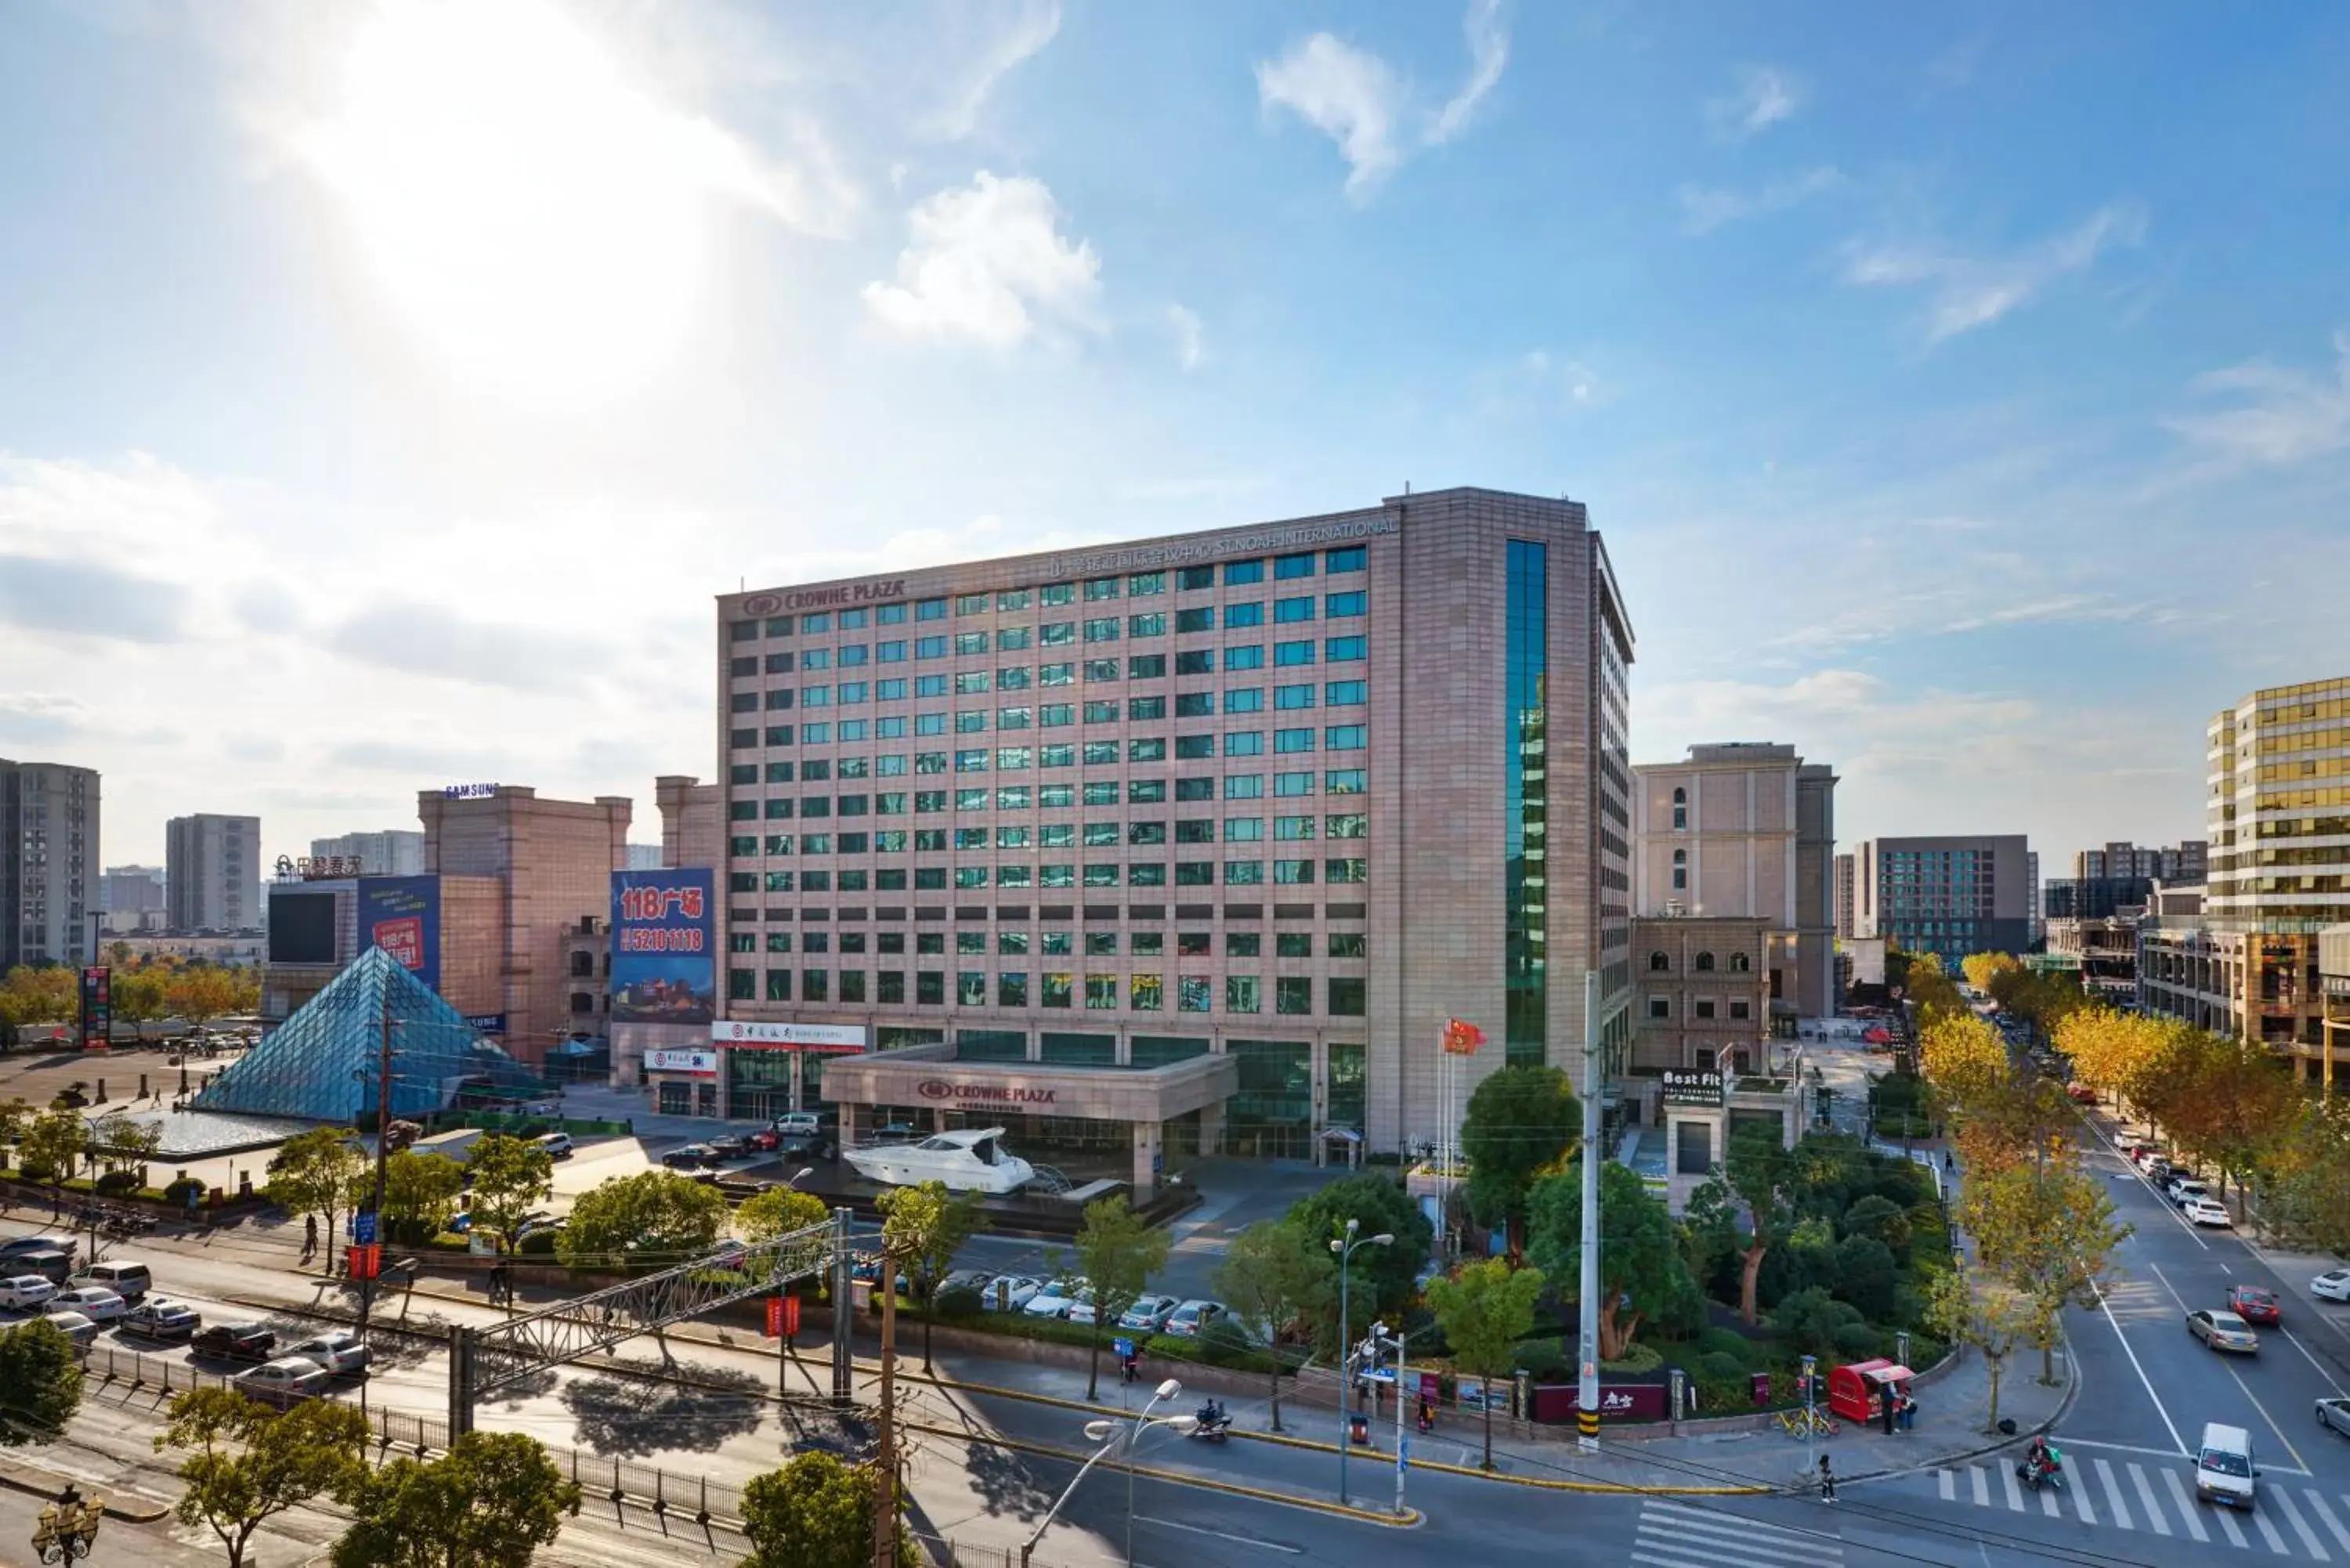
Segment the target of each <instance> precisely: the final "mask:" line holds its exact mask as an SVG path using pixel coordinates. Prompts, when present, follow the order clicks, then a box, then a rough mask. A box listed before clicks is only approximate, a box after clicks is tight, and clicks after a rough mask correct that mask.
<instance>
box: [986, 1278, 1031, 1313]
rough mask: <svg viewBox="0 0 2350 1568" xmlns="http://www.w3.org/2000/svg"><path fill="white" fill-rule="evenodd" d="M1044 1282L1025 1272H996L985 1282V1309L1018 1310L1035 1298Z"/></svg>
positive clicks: (997, 1310)
mask: <svg viewBox="0 0 2350 1568" xmlns="http://www.w3.org/2000/svg"><path fill="white" fill-rule="evenodd" d="M1044 1288H1045V1282H1044V1281H1042V1280H1038V1279H1032V1278H1030V1277H1029V1276H1028V1275H1026V1274H998V1275H996V1276H995V1278H993V1279H992V1280H990V1281H988V1282H987V1290H986V1292H985V1294H986V1296H987V1310H988V1311H990V1312H1020V1311H1023V1310H1024V1309H1025V1308H1026V1307H1027V1305H1028V1303H1030V1302H1032V1301H1035V1299H1036V1293H1037V1292H1039V1291H1041V1290H1043V1289H1044Z"/></svg>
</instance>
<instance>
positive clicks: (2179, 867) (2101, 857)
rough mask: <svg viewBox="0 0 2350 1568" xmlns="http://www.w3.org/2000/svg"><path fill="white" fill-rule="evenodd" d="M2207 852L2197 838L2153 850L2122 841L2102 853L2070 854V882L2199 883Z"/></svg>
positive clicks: (2080, 851) (2079, 851) (2085, 851)
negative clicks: (2104, 880)
mask: <svg viewBox="0 0 2350 1568" xmlns="http://www.w3.org/2000/svg"><path fill="white" fill-rule="evenodd" d="M2209 849H2210V846H2209V845H2208V844H2207V843H2206V841H2204V840H2203V839H2200V838H2189V839H2182V840H2181V841H2180V842H2178V843H2177V844H2165V845H2160V846H2156V847H2153V848H2146V847H2142V846H2138V845H2136V844H2132V843H2130V842H2129V841H2127V840H2126V839H2123V840H2119V841H2115V842H2109V843H2107V844H2106V846H2105V847H2104V848H2102V849H2076V850H2074V852H2073V879H2074V881H2076V882H2085V881H2095V880H2099V879H2112V880H2136V881H2140V882H2200V881H2201V880H2203V877H2204V868H2205V857H2206V856H2207V854H2208V853H2209Z"/></svg>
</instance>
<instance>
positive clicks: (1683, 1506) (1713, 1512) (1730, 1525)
mask: <svg viewBox="0 0 2350 1568" xmlns="http://www.w3.org/2000/svg"><path fill="white" fill-rule="evenodd" d="M1632 1561H1633V1562H1634V1563H1638V1564H1640V1565H1641V1568H1843V1565H1844V1545H1843V1543H1842V1542H1839V1541H1837V1540H1836V1539H1835V1537H1834V1536H1832V1535H1829V1534H1827V1533H1825V1527H1823V1530H1822V1531H1821V1532H1812V1531H1807V1530H1785V1529H1782V1528H1781V1527H1779V1526H1778V1525H1775V1524H1762V1523H1758V1522H1757V1521H1754V1520H1752V1519H1748V1518H1746V1517H1744V1516H1743V1515H1742V1514H1734V1513H1731V1512H1729V1511H1727V1510H1724V1509H1721V1508H1705V1507H1700V1506H1696V1505H1693V1504H1690V1503H1684V1502H1673V1501H1668V1500H1666V1499H1664V1498H1654V1497H1652V1498H1648V1499H1646V1500H1645V1501H1642V1503H1641V1505H1640V1525H1639V1529H1638V1532H1637V1533H1636V1534H1635V1535H1634V1537H1633V1543H1632Z"/></svg>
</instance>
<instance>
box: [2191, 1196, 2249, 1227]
mask: <svg viewBox="0 0 2350 1568" xmlns="http://www.w3.org/2000/svg"><path fill="white" fill-rule="evenodd" d="M2178 1211H2179V1212H2180V1213H2181V1214H2184V1215H2186V1216H2187V1218H2189V1220H2193V1221H2195V1223H2196V1224H2198V1225H2215V1226H2217V1227H2219V1228H2220V1230H2222V1231H2228V1230H2232V1229H2234V1228H2235V1223H2236V1222H2235V1221H2234V1220H2230V1218H2229V1217H2228V1210H2227V1207H2226V1206H2225V1205H2224V1204H2220V1203H2215V1202H2213V1201H2212V1200H2211V1199H2209V1198H2190V1199H2188V1200H2187V1201H2186V1202H2184V1203H2182V1204H2180V1205H2179V1206H2178Z"/></svg>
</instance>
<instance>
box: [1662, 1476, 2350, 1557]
mask: <svg viewBox="0 0 2350 1568" xmlns="http://www.w3.org/2000/svg"><path fill="white" fill-rule="evenodd" d="M2070 1470H2071V1481H2072V1484H2071V1485H2070V1486H2068V1487H2067V1488H2066V1489H2065V1490H2064V1492H2063V1493H2061V1494H2060V1493H2058V1492H2057V1491H2055V1490H2054V1489H2043V1490H2041V1491H2039V1492H2038V1493H2037V1494H2036V1501H2037V1507H2036V1509H2035V1507H2034V1502H2035V1497H2034V1495H2033V1494H2027V1493H2026V1492H2025V1490H2024V1489H2023V1488H2022V1486H2020V1485H2018V1484H2017V1480H2016V1477H2015V1471H2014V1466H2013V1462H2012V1461H2004V1462H1997V1463H1992V1464H1989V1465H1966V1466H1961V1467H1957V1468H1951V1467H1947V1466H1946V1467H1943V1468H1941V1469H1937V1470H1936V1471H1935V1472H1934V1481H1935V1490H1937V1491H1938V1492H1939V1494H1940V1495H1941V1499H1942V1501H1944V1502H1971V1503H1973V1504H1974V1506H1976V1507H1977V1508H1988V1509H1992V1510H2003V1511H2006V1512H2009V1513H2032V1512H2035V1511H2036V1512H2038V1513H2040V1514H2041V1515H2042V1516H2043V1517H2045V1518H2049V1519H2061V1518H2063V1517H2064V1515H2065V1510H2064V1506H2063V1504H2062V1502H2060V1501H2059V1498H2060V1496H2061V1497H2063V1498H2068V1499H2070V1500H2071V1502H2072V1505H2073V1506H2072V1509H2071V1512H2072V1514H2073V1516H2074V1517H2075V1518H2077V1519H2078V1520H2079V1521H2080V1522H2081V1523H2083V1524H2087V1525H2095V1526H2097V1527H2099V1528H2101V1529H2113V1530H2126V1531H2130V1532H2151V1533H2153V1534H2156V1535H2166V1536H2171V1537H2174V1538H2176V1537H2177V1536H2178V1535H2179V1534H2180V1533H2181V1532H2184V1533H2185V1534H2186V1535H2187V1536H2188V1537H2189V1539H2191V1540H2193V1541H2194V1542H2196V1543H2197V1544H2198V1545H2207V1546H2208V1545H2212V1544H2215V1543H2222V1542H2223V1543H2225V1544H2226V1545H2228V1546H2230V1547H2233V1548H2234V1549H2235V1550H2237V1551H2239V1552H2247V1553H2251V1554H2253V1555H2255V1556H2259V1555H2266V1556H2271V1557H2286V1558H2295V1559H2301V1560H2304V1561H2308V1562H2314V1563H2337V1562H2338V1563H2345V1564H2350V1523H2345V1521H2350V1493H2343V1494H2340V1495H2338V1496H2335V1497H2332V1498H2329V1497H2328V1496H2327V1495H2326V1494H2325V1493H2324V1492H2322V1491H2319V1490H2317V1489H2316V1488H2314V1487H2308V1486H2303V1487H2293V1486H2288V1485H2285V1484H2284V1483H2282V1482H2272V1481H2266V1480H2264V1481H2262V1483H2261V1489H2260V1496H2259V1502H2258V1505H2257V1506H2255V1507H2253V1508H2251V1509H2250V1510H2247V1511H2242V1512H2241V1515H2240V1514H2239V1511H2237V1510H2234V1509H2230V1508H2223V1507H2216V1506H2214V1507H2206V1506H2204V1505H2203V1504H2201V1503H2199V1502H2198V1501H2196V1499H2195V1493H2194V1489H2193V1487H2192V1485H2191V1484H2190V1483H2189V1480H2188V1479H2187V1477H2186V1476H2184V1475H2183V1474H2181V1473H2180V1471H2179V1470H2178V1469H2177V1468H2175V1467H2173V1466H2169V1465H2164V1464H2159V1463H2158V1464H2154V1465H2152V1466H2150V1467H2149V1466H2147V1465H2143V1464H2140V1463H2138V1462H2137V1460H2135V1459H2106V1458H2104V1457H2103V1456H2101V1455H2092V1456H2090V1457H2088V1458H2086V1459H2078V1460H2076V1461H2075V1462H2074V1464H2073V1465H2072V1466H2071V1467H2070ZM1994 1472H1996V1473H1997V1475H1998V1477H1999V1486H1998V1490H1997V1492H1996V1493H1994V1491H1993V1489H1992V1486H1991V1477H1992V1474H1993V1473H1994ZM1962 1474H1963V1476H1964V1477H1965V1480H1964V1481H1963V1483H1962V1482H1961V1480H1960V1476H1961V1475H1962ZM2093 1497H2094V1501H2093ZM2215 1525H2216V1526H2217V1530H2218V1537H2217V1542H2215V1540H2214V1535H2213V1527H2214V1526H2215ZM1700 1568H1709V1565H1703V1564H1700Z"/></svg>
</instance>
